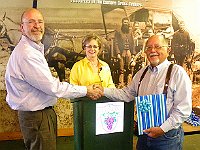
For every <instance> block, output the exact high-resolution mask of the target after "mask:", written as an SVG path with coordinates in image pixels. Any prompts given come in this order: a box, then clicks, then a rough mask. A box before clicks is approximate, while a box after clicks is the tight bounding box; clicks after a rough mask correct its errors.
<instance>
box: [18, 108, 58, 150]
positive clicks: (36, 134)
mask: <svg viewBox="0 0 200 150" xmlns="http://www.w3.org/2000/svg"><path fill="white" fill-rule="evenodd" d="M18 118H19V124H20V128H21V132H22V135H23V138H24V144H25V149H26V150H56V136H57V117H56V113H55V111H54V110H53V108H52V107H48V108H45V109H43V110H38V111H18Z"/></svg>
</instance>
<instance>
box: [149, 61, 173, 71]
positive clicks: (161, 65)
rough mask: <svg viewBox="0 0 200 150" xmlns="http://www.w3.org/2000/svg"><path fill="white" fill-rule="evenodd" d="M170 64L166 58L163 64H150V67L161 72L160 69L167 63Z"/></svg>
mask: <svg viewBox="0 0 200 150" xmlns="http://www.w3.org/2000/svg"><path fill="white" fill-rule="evenodd" d="M168 64H170V62H169V61H168V60H167V59H165V61H164V62H162V63H161V64H159V65H158V66H156V67H152V66H151V65H149V69H150V70H151V71H152V72H160V70H161V69H162V68H163V67H164V66H166V65H168Z"/></svg>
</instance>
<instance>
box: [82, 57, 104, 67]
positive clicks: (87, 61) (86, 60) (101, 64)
mask: <svg viewBox="0 0 200 150" xmlns="http://www.w3.org/2000/svg"><path fill="white" fill-rule="evenodd" d="M97 59H98V61H99V65H100V66H99V67H102V66H103V62H102V60H100V59H99V58H97ZM83 61H84V63H86V64H89V63H90V61H89V60H88V59H87V57H85V58H84V59H83Z"/></svg>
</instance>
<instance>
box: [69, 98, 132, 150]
mask: <svg viewBox="0 0 200 150" xmlns="http://www.w3.org/2000/svg"><path fill="white" fill-rule="evenodd" d="M72 102H73V103H74V104H73V111H74V149H75V150H110V149H113V150H132V149H133V102H129V103H123V107H124V109H123V120H122V119H121V120H122V122H121V123H122V124H123V127H122V128H123V131H119V132H114V133H106V134H97V131H96V130H98V127H96V124H97V121H96V111H97V110H96V108H97V107H96V106H97V105H99V104H100V105H101V104H103V105H107V104H108V103H110V102H113V101H111V100H109V99H108V98H106V97H101V98H100V99H99V100H97V101H92V100H91V99H89V98H87V97H82V98H78V99H74V100H73V101H72ZM115 103H116V104H118V103H119V102H113V103H112V106H115ZM120 110H121V109H120ZM101 112H102V113H104V111H100V113H101ZM116 114H119V113H116Z"/></svg>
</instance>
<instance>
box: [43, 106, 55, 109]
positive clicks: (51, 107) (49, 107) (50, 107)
mask: <svg viewBox="0 0 200 150" xmlns="http://www.w3.org/2000/svg"><path fill="white" fill-rule="evenodd" d="M44 109H53V106H48V107H45V108H44Z"/></svg>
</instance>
